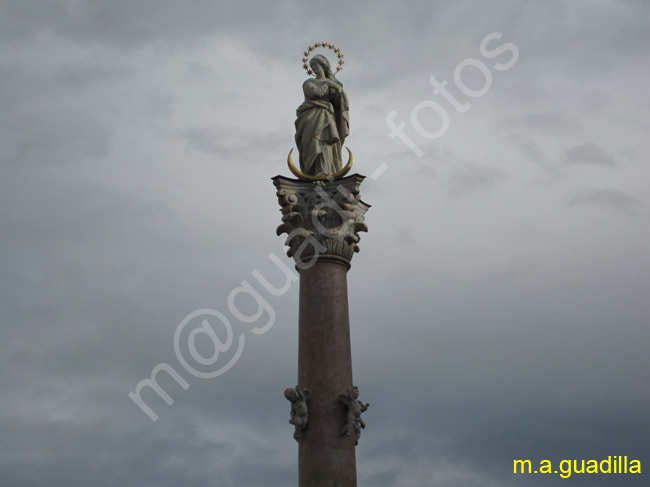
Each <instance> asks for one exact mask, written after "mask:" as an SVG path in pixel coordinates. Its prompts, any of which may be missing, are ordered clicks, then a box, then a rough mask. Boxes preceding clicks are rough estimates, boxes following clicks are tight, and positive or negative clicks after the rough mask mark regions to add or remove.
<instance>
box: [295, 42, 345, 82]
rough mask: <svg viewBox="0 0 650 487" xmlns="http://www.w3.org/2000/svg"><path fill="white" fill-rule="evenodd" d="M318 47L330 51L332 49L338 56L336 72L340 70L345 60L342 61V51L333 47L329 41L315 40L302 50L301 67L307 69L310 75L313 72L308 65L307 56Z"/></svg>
mask: <svg viewBox="0 0 650 487" xmlns="http://www.w3.org/2000/svg"><path fill="white" fill-rule="evenodd" d="M319 47H324V48H326V49H329V50H330V51H334V54H336V56H337V57H338V58H339V65H338V66H337V67H336V72H337V73H338V72H340V71H342V70H343V65H344V64H345V61H343V53H342V52H341V50H340V49H339V48H338V47H335V46H334V44H332V43H329V42H317V43H315V44H312V45H311V46H309V47H308V48H307V50H306V51H305V52H303V58H302V69H304V70H305V71H307V74H308V75H310V76H311V75H312V74H314V72H313V71H312V70H311V69H310V67H309V56H310V55H311V53H312V51H314V50H316V49H318V48H319Z"/></svg>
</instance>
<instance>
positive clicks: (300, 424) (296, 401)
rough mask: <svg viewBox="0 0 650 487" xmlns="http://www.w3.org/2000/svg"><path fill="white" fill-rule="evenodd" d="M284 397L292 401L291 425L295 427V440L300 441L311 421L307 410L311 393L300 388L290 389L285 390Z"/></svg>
mask: <svg viewBox="0 0 650 487" xmlns="http://www.w3.org/2000/svg"><path fill="white" fill-rule="evenodd" d="M284 397H286V398H287V399H288V400H289V401H291V419H290V420H289V423H290V424H292V425H294V426H295V428H296V429H295V431H294V433H293V438H294V439H295V440H296V441H300V438H301V437H302V433H303V431H304V430H305V428H306V427H307V422H308V420H309V417H308V414H307V413H308V410H307V399H309V391H308V390H307V389H300V388H299V387H298V386H296V387H295V388H293V387H289V388H287V389H285V390H284Z"/></svg>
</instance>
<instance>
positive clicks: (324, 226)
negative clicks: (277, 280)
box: [272, 174, 370, 268]
mask: <svg viewBox="0 0 650 487" xmlns="http://www.w3.org/2000/svg"><path fill="white" fill-rule="evenodd" d="M364 179H365V176H361V175H359V174H354V175H352V176H348V177H345V178H341V179H334V180H332V181H314V182H312V181H302V180H299V179H289V178H285V177H283V176H275V177H274V178H272V180H273V184H274V185H275V187H276V188H277V192H276V195H277V197H278V203H279V204H280V211H281V212H282V224H281V225H280V226H279V227H278V228H277V230H276V233H277V234H278V235H282V234H283V233H286V234H287V235H288V236H287V239H286V241H285V245H286V246H288V247H289V250H288V251H287V255H288V256H289V257H293V258H294V260H295V262H296V265H297V266H298V267H299V268H300V267H301V265H302V266H304V265H306V264H310V263H311V262H313V261H314V260H315V259H317V258H318V256H320V255H322V256H323V257H324V256H325V255H333V256H337V257H341V258H343V259H345V260H346V261H348V262H350V260H352V256H353V255H354V253H355V252H359V245H358V243H359V240H360V236H359V232H367V231H368V226H367V225H366V223H365V219H364V215H365V214H366V212H367V211H368V209H369V208H370V205H368V204H367V203H364V202H363V201H362V200H361V196H360V190H359V188H360V186H361V183H362V182H363V180H364Z"/></svg>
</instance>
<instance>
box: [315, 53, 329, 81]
mask: <svg viewBox="0 0 650 487" xmlns="http://www.w3.org/2000/svg"><path fill="white" fill-rule="evenodd" d="M315 66H321V67H322V68H323V71H325V74H326V75H327V76H328V77H331V76H333V73H332V66H330V62H329V59H327V58H326V57H325V56H323V55H322V54H316V55H315V56H314V57H313V58H311V59H310V60H309V67H310V68H311V69H312V71H315V69H314V67H315Z"/></svg>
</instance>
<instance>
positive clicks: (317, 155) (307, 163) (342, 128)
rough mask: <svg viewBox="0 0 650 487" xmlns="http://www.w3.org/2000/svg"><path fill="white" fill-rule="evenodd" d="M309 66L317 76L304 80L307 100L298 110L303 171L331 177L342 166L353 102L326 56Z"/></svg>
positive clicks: (299, 148) (317, 58) (316, 58)
mask: <svg viewBox="0 0 650 487" xmlns="http://www.w3.org/2000/svg"><path fill="white" fill-rule="evenodd" d="M309 66H310V68H311V70H312V71H313V72H314V74H315V75H316V78H315V79H314V78H309V79H308V80H307V81H305V82H304V83H303V85H302V90H303V92H304V94H305V101H304V102H303V103H302V105H300V106H299V107H298V110H296V115H297V119H296V145H297V146H298V151H299V153H300V170H301V171H302V172H304V173H305V174H309V175H310V176H328V175H330V174H334V173H335V172H337V171H339V170H340V169H341V148H342V147H343V143H344V142H345V138H346V137H347V136H348V134H349V133H350V119H349V117H348V109H349V102H348V97H347V95H346V94H345V92H344V91H343V85H342V84H341V82H340V81H339V80H337V79H336V77H335V76H334V73H333V72H332V68H331V66H330V63H329V61H328V60H327V58H326V57H325V56H323V55H322V54H318V55H316V56H314V57H312V58H311V60H310V61H309Z"/></svg>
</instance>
